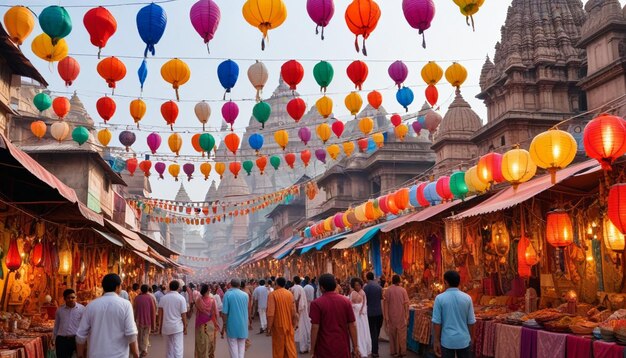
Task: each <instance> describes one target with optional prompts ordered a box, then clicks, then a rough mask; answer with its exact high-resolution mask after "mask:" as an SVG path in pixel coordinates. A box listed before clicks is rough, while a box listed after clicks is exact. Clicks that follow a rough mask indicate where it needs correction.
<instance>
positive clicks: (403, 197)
mask: <svg viewBox="0 0 626 358" xmlns="http://www.w3.org/2000/svg"><path fill="white" fill-rule="evenodd" d="M394 200H395V204H396V207H398V209H399V210H400V211H402V210H406V209H408V208H409V205H410V203H409V188H401V189H398V190H397V191H396V192H395V194H394Z"/></svg>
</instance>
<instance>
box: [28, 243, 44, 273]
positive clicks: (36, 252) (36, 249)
mask: <svg viewBox="0 0 626 358" xmlns="http://www.w3.org/2000/svg"><path fill="white" fill-rule="evenodd" d="M30 258H31V260H32V263H33V265H34V266H35V267H41V266H42V264H43V243H42V242H41V241H40V240H37V241H36V242H35V245H33V251H32V253H31V256H30Z"/></svg>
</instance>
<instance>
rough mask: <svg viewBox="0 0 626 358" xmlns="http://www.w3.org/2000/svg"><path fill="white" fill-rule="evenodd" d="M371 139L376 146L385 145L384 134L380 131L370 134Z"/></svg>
mask: <svg viewBox="0 0 626 358" xmlns="http://www.w3.org/2000/svg"><path fill="white" fill-rule="evenodd" d="M372 140H373V141H374V143H375V144H376V146H377V147H378V148H382V147H383V146H384V145H385V136H384V135H383V134H382V133H374V134H372Z"/></svg>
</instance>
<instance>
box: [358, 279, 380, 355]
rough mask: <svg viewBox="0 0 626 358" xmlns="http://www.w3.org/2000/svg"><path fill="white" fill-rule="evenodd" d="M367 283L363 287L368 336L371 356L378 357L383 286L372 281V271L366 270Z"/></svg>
mask: <svg viewBox="0 0 626 358" xmlns="http://www.w3.org/2000/svg"><path fill="white" fill-rule="evenodd" d="M365 277H366V278H367V284H366V285H365V287H363V291H365V297H366V298H367V321H368V322H369V327H370V337H371V339H372V357H374V358H376V357H378V337H379V336H380V329H381V327H382V326H383V307H382V300H383V288H382V287H380V285H379V284H378V282H376V281H374V273H373V272H368V273H367V275H366V276H365Z"/></svg>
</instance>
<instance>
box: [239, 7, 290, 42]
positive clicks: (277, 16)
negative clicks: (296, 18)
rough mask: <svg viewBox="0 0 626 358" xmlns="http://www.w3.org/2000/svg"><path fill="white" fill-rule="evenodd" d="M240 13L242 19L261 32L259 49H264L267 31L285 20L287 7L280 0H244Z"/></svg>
mask: <svg viewBox="0 0 626 358" xmlns="http://www.w3.org/2000/svg"><path fill="white" fill-rule="evenodd" d="M242 13H243V17H244V19H246V21H247V22H248V23H249V24H250V25H252V26H254V27H256V28H258V29H259V31H261V33H262V34H263V38H262V39H261V50H262V51H264V50H265V39H266V38H267V32H268V31H269V30H272V29H275V28H278V27H279V26H280V25H282V23H283V22H285V19H286V18H287V7H286V6H285V3H284V2H283V1H282V0H246V2H245V3H244V4H243V8H242Z"/></svg>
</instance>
